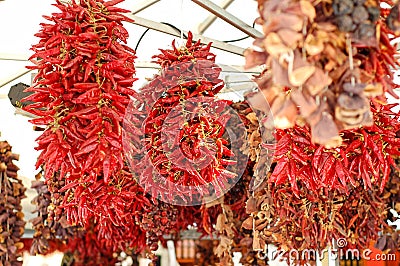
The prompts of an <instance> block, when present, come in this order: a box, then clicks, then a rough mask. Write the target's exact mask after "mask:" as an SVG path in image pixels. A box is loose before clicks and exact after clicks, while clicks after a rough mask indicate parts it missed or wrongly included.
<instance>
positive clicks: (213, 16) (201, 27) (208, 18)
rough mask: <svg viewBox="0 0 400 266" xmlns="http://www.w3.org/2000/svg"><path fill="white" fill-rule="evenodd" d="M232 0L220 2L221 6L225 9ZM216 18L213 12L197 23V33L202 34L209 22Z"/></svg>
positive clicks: (211, 22)
mask: <svg viewBox="0 0 400 266" xmlns="http://www.w3.org/2000/svg"><path fill="white" fill-rule="evenodd" d="M233 1H234V0H224V2H222V3H221V5H220V6H221V8H223V9H226V8H227V7H229V6H230V5H231V4H232V3H233ZM216 19H217V16H216V15H214V14H211V15H209V16H208V17H207V18H206V19H205V20H204V21H203V22H201V23H200V24H199V26H198V27H197V32H198V33H199V34H203V33H204V32H205V31H206V30H207V29H208V28H209V27H210V26H211V24H213V23H214V21H215V20H216Z"/></svg>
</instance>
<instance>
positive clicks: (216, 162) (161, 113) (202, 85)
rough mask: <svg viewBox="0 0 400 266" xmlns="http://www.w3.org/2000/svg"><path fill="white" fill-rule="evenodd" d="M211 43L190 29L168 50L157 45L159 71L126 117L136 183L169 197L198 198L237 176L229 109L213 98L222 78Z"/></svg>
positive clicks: (219, 191) (189, 201)
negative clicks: (183, 40)
mask: <svg viewBox="0 0 400 266" xmlns="http://www.w3.org/2000/svg"><path fill="white" fill-rule="evenodd" d="M210 47H211V44H209V45H207V46H206V45H202V44H200V41H197V42H195V43H194V42H193V35H192V33H189V34H188V40H187V42H186V44H185V45H184V46H182V47H180V48H177V47H176V46H175V42H173V43H172V49H171V50H162V49H161V52H162V53H161V54H160V55H157V56H154V58H156V60H157V61H156V62H157V63H158V64H160V65H161V67H162V70H161V72H160V74H157V75H155V76H154V77H153V79H152V80H151V81H150V82H149V83H148V84H147V85H146V86H144V87H143V88H142V89H141V91H140V94H139V98H138V102H137V103H136V104H133V108H132V109H133V112H134V113H135V114H134V115H131V114H127V117H126V119H125V120H124V121H125V124H126V126H125V125H124V129H125V130H126V133H125V135H124V136H126V141H124V147H125V148H126V149H127V151H126V153H127V154H130V156H128V158H127V159H128V162H129V163H130V165H131V168H132V170H133V171H135V172H140V173H138V174H139V184H140V185H142V186H143V187H144V188H145V191H146V192H149V193H150V194H151V195H152V196H153V197H156V198H160V199H161V200H163V201H166V202H169V203H174V204H180V205H198V204H202V203H203V201H204V198H206V196H207V197H210V196H212V195H215V196H216V197H220V196H221V195H223V194H224V192H226V191H227V190H228V189H229V187H230V186H231V185H232V184H234V183H235V181H236V180H237V179H238V177H240V176H238V175H237V172H238V171H237V168H235V167H234V166H235V161H236V158H237V155H235V153H234V152H233V150H234V149H235V147H234V145H232V143H230V140H229V138H228V133H227V131H226V123H227V122H228V121H229V119H230V117H231V116H232V111H233V110H232V109H231V108H229V102H227V101H224V100H216V99H215V98H214V95H216V94H217V93H218V92H219V91H220V90H221V89H222V88H223V86H224V84H223V81H222V80H221V79H219V75H220V72H221V68H220V67H218V66H217V65H216V64H215V55H214V54H212V53H211V52H210ZM138 106H143V108H142V109H141V110H142V111H143V112H144V121H143V122H141V121H140V120H139V118H140V117H138V115H137V114H136V113H137V109H138ZM135 115H136V117H134V116H135ZM233 115H234V114H233ZM238 130H239V131H240V130H241V128H240V127H238ZM242 130H243V132H244V127H243V129H242ZM139 147H145V150H144V151H143V150H142V149H140V148H139ZM143 154H144V155H143ZM138 158H140V159H138ZM210 199H211V198H210Z"/></svg>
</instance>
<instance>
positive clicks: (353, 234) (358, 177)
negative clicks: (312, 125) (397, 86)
mask: <svg viewBox="0 0 400 266" xmlns="http://www.w3.org/2000/svg"><path fill="white" fill-rule="evenodd" d="M395 106H396V105H380V104H378V103H376V102H374V103H373V104H372V106H371V110H372V112H373V114H374V125H373V126H370V127H364V128H359V129H351V130H346V131H342V132H341V135H342V138H343V140H344V141H343V143H342V145H341V146H339V147H337V148H331V149H327V148H325V147H324V146H323V145H316V144H313V143H312V142H311V133H310V129H309V128H308V127H300V126H295V127H293V128H292V129H286V130H277V131H276V132H277V133H276V139H277V144H276V150H275V154H274V159H273V164H272V170H271V173H270V174H269V175H268V176H267V179H266V181H265V182H264V183H263V184H262V185H261V186H260V187H258V188H257V189H256V191H255V192H254V195H253V196H252V197H250V199H249V200H248V202H247V206H246V209H247V212H248V214H250V217H249V218H248V219H247V220H246V221H244V222H243V227H244V228H245V229H247V230H252V231H253V248H254V249H255V250H260V251H263V250H264V249H265V248H266V245H267V243H274V244H275V245H277V246H278V247H279V248H280V249H281V250H283V251H287V252H288V253H286V254H285V255H286V256H289V255H290V254H289V251H290V250H292V249H293V250H297V251H298V252H300V254H301V252H302V251H304V250H307V249H309V250H311V249H312V250H316V251H319V252H322V251H323V250H324V249H325V248H327V247H329V246H330V245H331V243H332V241H334V240H336V241H337V240H339V239H344V240H345V241H346V242H347V245H346V246H345V247H342V249H343V250H347V249H351V248H357V249H359V250H362V249H364V248H365V247H367V246H368V243H369V242H370V241H371V240H376V239H377V238H378V234H379V232H381V231H382V230H385V228H387V227H388V225H387V224H386V221H385V219H386V217H387V216H386V213H387V211H388V209H387V206H386V201H385V199H384V198H383V197H382V192H383V190H384V188H385V185H386V184H387V182H388V179H389V177H390V173H391V168H393V167H397V166H396V164H395V162H394V160H393V158H392V156H395V157H397V156H399V155H400V141H399V137H398V132H399V130H400V122H399V120H398V118H399V115H398V114H397V113H394V112H393V111H391V109H392V108H393V107H395ZM287 258H288V259H289V257H287ZM310 259H311V258H305V260H300V261H297V263H299V264H302V263H306V262H309V260H310Z"/></svg>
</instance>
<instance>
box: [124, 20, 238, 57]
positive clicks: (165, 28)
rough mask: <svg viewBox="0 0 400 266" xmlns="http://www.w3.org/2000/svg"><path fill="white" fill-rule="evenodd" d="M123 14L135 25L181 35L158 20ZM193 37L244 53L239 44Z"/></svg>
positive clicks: (223, 48) (217, 46)
mask: <svg viewBox="0 0 400 266" xmlns="http://www.w3.org/2000/svg"><path fill="white" fill-rule="evenodd" d="M125 16H127V17H129V18H131V19H133V20H134V22H132V23H133V24H136V25H139V26H142V27H146V28H149V29H152V30H155V31H159V32H163V33H166V34H170V35H173V36H176V37H180V36H181V35H180V32H178V31H177V30H175V29H173V28H171V27H170V26H168V25H165V24H162V23H159V22H155V21H152V20H148V19H145V18H141V17H138V16H135V15H132V14H125ZM183 32H184V33H185V34H187V31H183ZM193 38H194V39H195V40H200V42H201V43H204V44H208V43H210V42H212V46H213V47H215V48H217V49H220V50H223V51H227V52H230V53H233V54H237V55H241V56H243V53H244V50H245V49H244V48H242V47H239V46H236V45H232V44H228V43H224V42H221V41H218V40H214V39H211V38H207V37H204V36H203V35H199V34H193Z"/></svg>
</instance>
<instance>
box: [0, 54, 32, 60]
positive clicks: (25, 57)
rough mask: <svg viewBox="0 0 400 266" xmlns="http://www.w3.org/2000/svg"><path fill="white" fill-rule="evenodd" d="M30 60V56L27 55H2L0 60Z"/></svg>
mask: <svg viewBox="0 0 400 266" xmlns="http://www.w3.org/2000/svg"><path fill="white" fill-rule="evenodd" d="M28 58H29V55H27V54H9V53H0V60H10V61H27V60H28Z"/></svg>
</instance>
